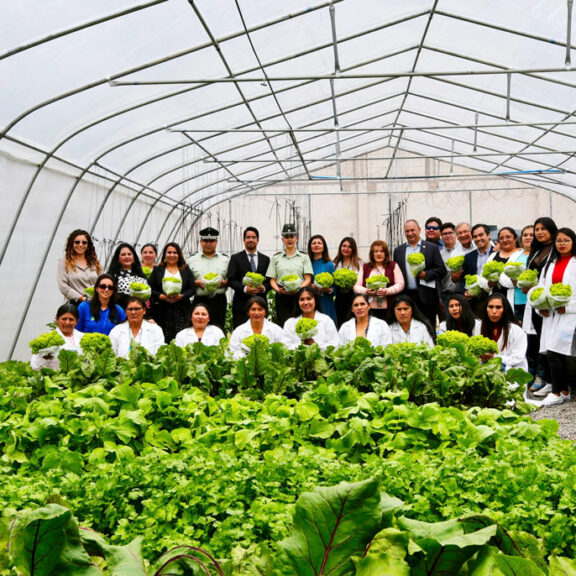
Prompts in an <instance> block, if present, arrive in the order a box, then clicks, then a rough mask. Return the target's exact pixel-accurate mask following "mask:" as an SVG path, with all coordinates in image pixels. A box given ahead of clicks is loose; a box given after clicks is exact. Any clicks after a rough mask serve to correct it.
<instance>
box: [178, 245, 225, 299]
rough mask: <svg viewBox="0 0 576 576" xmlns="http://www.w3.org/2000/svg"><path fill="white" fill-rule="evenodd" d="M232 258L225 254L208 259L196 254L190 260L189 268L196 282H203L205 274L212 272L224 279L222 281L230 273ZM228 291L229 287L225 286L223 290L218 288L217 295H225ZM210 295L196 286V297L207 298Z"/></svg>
mask: <svg viewBox="0 0 576 576" xmlns="http://www.w3.org/2000/svg"><path fill="white" fill-rule="evenodd" d="M229 260H230V258H228V256H226V255H224V254H214V256H212V258H208V257H206V256H204V254H202V253H201V252H198V253H197V254H194V256H192V257H191V258H190V260H188V266H189V267H190V270H192V273H193V274H194V280H202V278H203V276H204V275H205V274H209V273H210V272H216V273H217V274H220V276H221V277H222V278H221V280H225V279H226V273H227V272H228V261H229ZM227 289H228V287H227V286H223V287H222V288H218V290H216V292H215V293H216V294H225V293H226V290H227ZM207 295H208V293H207V292H206V290H204V289H203V288H200V287H199V286H196V296H207Z"/></svg>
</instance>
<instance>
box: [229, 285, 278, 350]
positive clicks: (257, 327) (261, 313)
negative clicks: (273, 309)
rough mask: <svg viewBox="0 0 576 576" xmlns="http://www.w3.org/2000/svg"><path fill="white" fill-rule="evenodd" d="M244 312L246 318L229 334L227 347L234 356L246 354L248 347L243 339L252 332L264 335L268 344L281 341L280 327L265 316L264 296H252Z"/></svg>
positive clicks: (265, 302)
mask: <svg viewBox="0 0 576 576" xmlns="http://www.w3.org/2000/svg"><path fill="white" fill-rule="evenodd" d="M246 313H247V314H248V320H247V321H246V322H244V324H240V326H238V328H236V329H235V330H234V332H232V336H230V344H229V349H230V353H231V354H232V356H233V357H234V358H242V356H246V354H247V352H248V348H247V347H246V345H245V344H244V343H243V341H244V339H245V338H249V337H250V336H252V335H253V334H259V335H262V336H266V338H268V341H269V343H270V344H273V343H275V342H282V338H283V332H282V328H280V326H278V325H276V324H274V323H273V322H270V320H268V319H267V318H266V316H267V315H268V302H267V301H266V298H264V297H262V296H252V298H250V300H248V304H247V305H246Z"/></svg>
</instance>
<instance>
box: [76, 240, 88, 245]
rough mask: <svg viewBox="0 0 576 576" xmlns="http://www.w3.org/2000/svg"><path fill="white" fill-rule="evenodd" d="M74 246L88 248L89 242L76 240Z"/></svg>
mask: <svg viewBox="0 0 576 576" xmlns="http://www.w3.org/2000/svg"><path fill="white" fill-rule="evenodd" d="M74 244H82V246H88V240H74Z"/></svg>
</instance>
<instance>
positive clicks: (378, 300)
mask: <svg viewBox="0 0 576 576" xmlns="http://www.w3.org/2000/svg"><path fill="white" fill-rule="evenodd" d="M404 235H405V240H406V241H405V242H404V243H402V244H400V245H399V246H397V247H396V248H395V249H394V251H393V253H391V252H390V248H389V246H388V245H387V243H386V242H384V241H382V240H376V241H374V242H372V244H371V246H370V249H369V253H368V258H367V260H366V261H365V262H363V261H362V260H361V259H360V256H359V254H358V247H357V244H356V241H355V240H354V238H352V237H345V238H343V239H342V240H341V242H340V244H339V246H338V251H337V255H336V257H335V258H334V259H333V260H332V259H331V258H330V256H329V253H328V246H327V243H326V240H325V239H324V237H323V236H322V235H320V234H316V235H313V236H312V237H311V238H310V240H309V241H308V246H307V251H306V252H304V251H300V250H299V249H298V233H297V230H296V227H295V226H294V225H293V224H286V225H284V227H283V229H282V243H283V250H281V251H280V252H278V253H276V254H274V255H273V256H272V257H268V256H266V255H265V254H263V253H261V252H260V251H258V243H259V232H258V230H257V229H256V228H254V227H252V226H250V227H248V228H246V229H245V230H244V234H243V242H244V250H242V251H241V252H238V253H236V254H233V255H232V256H230V257H228V256H227V255H225V254H223V253H220V252H218V251H217V241H218V236H219V233H218V231H217V230H215V229H214V228H212V227H207V228H204V229H203V230H201V231H200V247H201V249H200V251H199V252H198V253H197V254H195V255H193V256H192V257H191V258H189V260H188V261H186V259H185V258H184V255H183V253H182V250H181V248H180V246H179V245H178V244H177V243H175V242H170V243H168V244H167V245H166V246H165V247H164V249H163V251H162V254H161V257H160V259H159V261H158V255H157V251H156V247H155V246H153V245H151V244H146V245H145V246H143V247H142V250H141V257H142V259H140V258H139V256H138V254H137V252H136V250H135V249H134V247H133V246H131V245H130V244H127V243H122V244H120V245H119V246H118V247H117V249H116V251H115V253H114V255H113V257H112V261H111V264H110V266H109V269H108V271H107V272H106V273H104V272H103V270H102V267H101V265H100V263H99V261H98V258H97V256H96V251H95V248H94V244H93V242H92V239H91V237H90V235H89V234H88V233H87V232H86V231H84V230H75V231H74V232H72V234H70V236H69V238H68V241H67V244H66V251H65V257H64V258H63V259H62V260H61V261H60V262H59V264H58V284H59V287H60V291H61V292H62V294H63V295H64V297H65V299H66V301H67V304H68V305H72V306H74V307H75V308H76V307H77V323H76V325H75V326H74V327H73V328H74V330H75V331H74V332H73V333H72V334H68V335H67V338H73V337H74V334H77V333H79V332H101V333H103V334H109V335H110V338H111V340H112V342H113V345H114V348H115V350H116V352H117V353H118V354H121V355H126V354H127V353H128V351H129V349H130V343H131V342H132V341H136V342H139V343H141V344H142V345H144V346H145V347H147V348H149V349H150V350H151V351H152V352H155V351H156V349H157V348H158V347H159V346H160V345H161V344H162V343H164V342H171V341H172V340H174V341H175V342H176V344H178V345H180V346H184V345H186V344H188V343H190V342H202V343H204V344H207V345H212V344H215V343H218V342H220V340H221V339H222V338H224V337H225V334H224V333H225V322H226V308H227V296H226V293H227V291H228V289H229V288H230V289H231V290H232V292H233V297H232V325H233V331H232V334H231V337H230V350H231V352H232V354H233V355H235V356H239V355H241V354H242V353H243V351H244V352H245V349H244V348H243V347H242V345H241V342H242V340H243V339H244V338H245V337H246V336H249V335H251V334H264V335H265V336H267V337H268V338H269V340H270V341H271V342H280V341H281V342H284V344H286V345H287V346H289V347H296V346H298V345H299V344H301V343H304V344H310V343H312V341H314V342H316V343H318V345H319V346H320V347H321V348H326V347H327V346H338V345H341V344H343V343H345V342H347V341H350V340H354V339H355V338H356V337H359V336H362V337H365V338H367V339H368V340H370V342H371V343H372V344H374V345H387V344H389V343H396V342H405V341H408V342H419V343H426V344H429V345H433V344H434V342H435V338H436V332H437V330H438V331H440V332H442V331H445V330H459V331H461V332H465V333H467V334H468V335H476V334H482V335H484V336H486V337H488V338H490V339H492V340H494V341H495V342H497V344H498V348H499V351H500V356H501V357H502V361H503V365H504V366H505V367H506V368H511V367H521V368H526V369H529V370H530V371H531V373H532V374H533V375H534V382H533V383H532V390H533V392H534V393H535V394H538V395H543V396H544V401H543V402H544V403H545V404H550V403H552V404H553V403H560V402H563V401H565V400H567V399H569V398H570V390H569V386H568V385H569V383H570V382H576V366H575V362H576V359H575V356H576V354H575V352H574V330H575V328H576V303H574V304H573V303H572V302H573V301H570V302H569V303H568V304H567V305H566V306H564V307H559V308H555V309H553V310H550V311H547V310H534V309H533V308H532V307H531V306H530V302H529V300H528V299H527V295H526V292H527V290H526V289H524V290H522V289H521V288H519V287H518V286H517V285H516V280H514V279H512V278H509V277H508V276H506V275H505V274H501V275H500V278H499V279H498V280H497V281H489V282H483V283H481V287H482V290H481V291H480V293H479V292H478V291H476V292H474V293H473V294H471V293H469V292H468V291H467V289H466V284H465V278H466V276H468V275H477V276H478V277H479V278H481V274H482V270H483V267H484V266H485V265H486V264H487V263H488V262H491V261H496V262H502V263H511V262H518V263H522V264H524V265H525V267H526V268H527V269H533V270H537V271H538V273H539V282H540V284H541V285H542V286H550V285H551V284H553V283H558V282H562V283H564V284H569V285H571V286H572V287H573V290H576V258H575V255H576V245H575V241H576V239H575V237H574V232H573V231H572V230H570V229H569V228H560V229H558V227H557V226H556V224H555V223H554V221H553V220H551V219H550V218H546V217H543V218H538V219H537V220H536V222H535V223H534V225H529V226H525V227H524V228H523V229H522V231H521V233H520V235H518V234H517V232H516V231H515V230H514V229H513V228H511V227H508V226H505V227H503V228H501V229H500V230H499V231H498V235H497V238H496V239H495V240H494V241H493V240H491V237H490V229H489V227H488V226H487V225H485V224H476V225H474V226H470V225H469V224H468V223H459V224H458V225H454V224H453V223H451V222H444V223H443V222H442V220H441V219H440V218H437V217H430V218H428V219H427V220H426V222H425V226H424V236H422V230H421V228H420V225H419V224H418V222H417V221H416V220H413V219H410V220H407V221H406V222H405V224H404ZM417 253H418V254H421V255H422V256H420V260H421V264H420V265H419V266H418V267H417V268H415V267H414V265H413V263H411V262H413V259H411V256H412V255H413V254H417ZM455 256H462V257H463V265H462V267H461V268H460V269H459V270H453V269H451V268H450V267H447V266H446V262H448V260H449V259H450V258H453V257H455ZM341 269H346V270H350V271H352V272H353V273H354V274H355V277H356V282H355V284H354V285H352V286H347V287H341V286H338V285H337V284H335V283H334V284H332V285H330V286H327V285H326V284H325V283H322V284H320V283H316V282H315V280H316V278H317V277H319V275H320V274H323V273H326V272H327V273H330V274H334V273H335V272H336V271H337V270H341ZM248 273H254V274H259V275H261V277H263V278H264V281H263V282H261V283H259V284H258V283H256V284H252V283H249V282H246V281H245V278H246V275H247V274H248ZM381 276H385V277H386V279H387V283H386V284H385V285H382V283H381V282H380V283H378V282H377V283H376V284H374V283H373V282H371V281H370V280H369V279H370V278H371V277H378V278H373V280H378V279H379V278H380V277H381ZM134 282H137V283H139V285H140V286H142V285H144V287H146V286H148V287H149V295H148V297H147V298H145V299H142V298H141V297H135V296H134V295H132V294H133V290H132V288H131V285H132V286H133V283H134ZM167 282H168V285H173V283H174V282H176V283H177V284H178V287H179V289H178V290H176V291H168V290H166V286H167V284H166V283H167ZM90 286H94V294H93V296H92V297H88V296H87V294H86V293H85V289H86V288H88V287H90ZM269 291H273V292H274V300H275V318H274V322H271V321H269V320H268V319H267V314H268V302H267V300H266V294H267V293H268V292H269ZM66 313H67V314H72V315H73V316H74V313H73V312H71V311H70V309H67V312H66ZM300 318H313V319H315V320H317V327H316V333H315V335H314V337H313V338H307V339H305V340H304V341H302V340H301V339H300V337H299V336H298V335H297V334H296V331H295V325H296V323H297V321H298V320H299V319H300ZM58 329H59V330H60V331H61V332H63V333H64V327H61V326H60V323H59V322H58ZM69 345H71V344H69Z"/></svg>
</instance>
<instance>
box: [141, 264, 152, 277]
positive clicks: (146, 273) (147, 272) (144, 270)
mask: <svg viewBox="0 0 576 576" xmlns="http://www.w3.org/2000/svg"><path fill="white" fill-rule="evenodd" d="M142 273H143V274H144V276H146V278H150V274H152V268H150V267H149V266H142Z"/></svg>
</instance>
